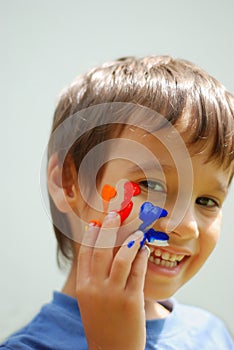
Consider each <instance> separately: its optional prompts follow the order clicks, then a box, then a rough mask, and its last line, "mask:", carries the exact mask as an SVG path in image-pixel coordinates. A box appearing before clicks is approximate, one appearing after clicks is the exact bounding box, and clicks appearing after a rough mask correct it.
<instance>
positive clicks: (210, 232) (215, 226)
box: [200, 214, 222, 257]
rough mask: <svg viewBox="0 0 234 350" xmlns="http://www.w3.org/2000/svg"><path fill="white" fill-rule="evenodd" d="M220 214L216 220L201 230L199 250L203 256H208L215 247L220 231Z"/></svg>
mask: <svg viewBox="0 0 234 350" xmlns="http://www.w3.org/2000/svg"><path fill="white" fill-rule="evenodd" d="M221 221H222V219H221V214H220V215H219V216H218V217H217V219H216V220H214V221H212V222H211V223H210V224H209V225H207V227H206V228H205V229H203V230H202V232H201V235H200V244H201V246H200V248H201V252H202V253H203V255H205V256H207V257H208V256H209V255H210V254H211V252H212V251H213V249H214V248H215V246H216V244H217V242H218V240H219V237H220V231H221Z"/></svg>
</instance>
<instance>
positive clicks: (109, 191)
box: [101, 184, 117, 213]
mask: <svg viewBox="0 0 234 350" xmlns="http://www.w3.org/2000/svg"><path fill="white" fill-rule="evenodd" d="M116 193H117V191H116V189H115V188H114V187H112V186H110V185H107V184H106V185H104V186H103V188H102V193H101V196H102V199H103V211H104V213H107V212H108V207H109V202H110V200H111V199H112V198H114V197H115V196H116Z"/></svg>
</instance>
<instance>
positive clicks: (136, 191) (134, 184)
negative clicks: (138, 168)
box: [130, 182, 141, 197]
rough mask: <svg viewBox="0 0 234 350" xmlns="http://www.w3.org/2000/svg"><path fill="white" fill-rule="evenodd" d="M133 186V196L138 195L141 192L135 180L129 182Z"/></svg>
mask: <svg viewBox="0 0 234 350" xmlns="http://www.w3.org/2000/svg"><path fill="white" fill-rule="evenodd" d="M130 183H131V185H132V187H133V196H134V197H135V196H138V195H139V194H140V193H141V188H140V186H139V185H138V184H137V183H135V182H130Z"/></svg>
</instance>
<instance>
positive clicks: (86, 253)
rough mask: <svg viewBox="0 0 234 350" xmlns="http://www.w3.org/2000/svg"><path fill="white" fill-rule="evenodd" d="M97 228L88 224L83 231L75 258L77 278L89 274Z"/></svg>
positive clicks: (85, 276)
mask: <svg viewBox="0 0 234 350" xmlns="http://www.w3.org/2000/svg"><path fill="white" fill-rule="evenodd" d="M99 230H100V228H99V227H98V226H95V225H93V224H89V226H88V230H87V231H86V232H85V233H84V238H83V241H82V243H81V246H80V249H79V253H78V259H77V279H79V280H81V279H83V278H87V277H88V276H89V275H90V272H91V262H92V256H93V247H94V246H95V242H96V240H97V237H98V232H99Z"/></svg>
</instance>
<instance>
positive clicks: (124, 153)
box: [0, 56, 234, 350]
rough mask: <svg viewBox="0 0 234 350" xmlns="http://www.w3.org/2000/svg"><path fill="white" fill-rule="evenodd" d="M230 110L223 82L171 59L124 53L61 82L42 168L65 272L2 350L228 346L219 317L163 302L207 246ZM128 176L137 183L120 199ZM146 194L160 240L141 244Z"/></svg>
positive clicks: (223, 170) (224, 179) (229, 155)
mask: <svg viewBox="0 0 234 350" xmlns="http://www.w3.org/2000/svg"><path fill="white" fill-rule="evenodd" d="M233 116H234V98H233V96H232V95H231V94H229V93H228V92H227V91H226V90H225V89H224V87H223V86H222V85H221V84H219V83H218V82H217V81H216V80H215V79H213V78H212V77H210V76H209V75H208V74H206V73H205V72H204V71H202V70H201V69H199V68H198V67H196V66H194V65H193V64H191V63H189V62H187V61H183V60H174V59H172V58H170V57H160V56H159V57H146V58H143V59H136V58H132V57H129V58H123V59H120V60H117V61H114V62H110V63H108V64H104V65H103V66H102V67H98V68H95V69H93V70H91V71H90V72H88V73H87V74H86V75H84V76H82V77H79V78H78V79H77V80H76V81H75V82H74V83H73V84H72V85H71V86H70V87H69V88H68V89H66V90H65V91H64V92H63V93H62V95H61V97H60V100H59V102H58V106H57V108H56V111H55V116H54V122H53V128H52V133H51V138H50V142H49V147H48V172H47V174H48V191H49V196H50V210H51V215H52V218H53V224H54V230H55V234H56V238H57V241H58V248H59V254H62V256H63V257H65V258H66V259H67V260H70V261H71V269H70V274H69V276H68V278H67V281H66V283H65V285H64V287H63V290H62V292H61V293H58V292H55V293H54V299H53V301H52V302H51V303H50V304H48V305H45V306H44V307H43V308H42V310H41V312H40V313H39V314H38V315H37V316H36V317H35V319H34V320H33V321H32V322H31V323H30V324H29V325H28V326H26V327H25V328H24V329H22V330H20V331H19V332H17V333H16V334H14V335H12V336H11V337H10V338H9V339H8V340H7V341H6V342H5V344H4V345H2V346H0V349H63V350H65V349H69V350H70V349H89V350H97V349H103V350H106V349H108V350H109V349H111V350H125V349H126V350H143V349H180V350H182V349H208V350H209V349H212V350H213V349H222V350H223V349H233V341H232V339H231V337H230V335H229V334H228V332H227V330H226V328H225V327H224V325H223V324H222V322H221V321H220V320H218V319H217V318H216V317H214V316H213V315H211V314H210V313H208V312H206V311H203V310H200V309H198V308H194V307H189V306H184V305H179V304H178V303H177V302H176V301H175V300H174V299H170V297H171V296H173V294H174V293H175V292H176V291H177V290H178V288H180V287H181V286H182V285H183V284H184V283H186V282H187V281H188V280H189V279H190V278H191V277H192V276H193V275H194V274H196V273H197V271H198V270H199V269H200V267H201V266H202V265H203V264H204V262H205V261H206V259H207V258H208V256H209V255H210V254H211V252H212V250H213V249H214V247H215V245H216V243H217V240H218V237H219V233H220V226H221V214H222V204H223V201H224V199H225V197H226V194H227V191H228V187H229V185H230V182H231V179H232V176H233V130H234V128H233V119H234V118H233ZM129 182H130V183H131V184H134V186H135V187H136V188H137V189H138V192H137V195H135V196H134V195H133V193H131V195H130V196H129V197H128V198H127V199H128V200H126V195H129V194H128V193H127V192H126V183H129ZM107 185H108V186H109V187H108V188H110V189H111V190H112V191H113V193H112V194H110V193H109V192H108V193H109V194H110V197H109V199H107V198H106V197H105V198H104V196H103V189H104V188H106V187H105V186H107ZM145 202H150V203H151V205H157V206H159V207H161V208H162V207H163V208H165V209H166V211H167V215H166V216H165V215H164V216H162V217H160V218H159V219H158V220H154V222H152V224H151V225H150V227H151V228H152V229H153V230H154V231H155V232H163V233H166V234H167V235H168V245H167V246H164V247H158V245H157V243H155V242H150V241H146V244H144V245H143V246H141V247H140V243H141V242H142V240H143V238H144V232H142V231H140V230H139V229H138V228H139V227H140V226H141V224H142V222H141V221H142V220H141V215H139V212H141V208H142V204H143V203H145ZM123 203H124V205H122V204H123ZM129 203H131V208H130V210H129V211H128V213H127V215H126V216H125V217H124V219H123V216H122V212H121V209H123V210H126V208H127V207H128V206H129ZM125 213H126V211H125ZM141 214H142V212H141ZM154 243H155V244H154Z"/></svg>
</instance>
